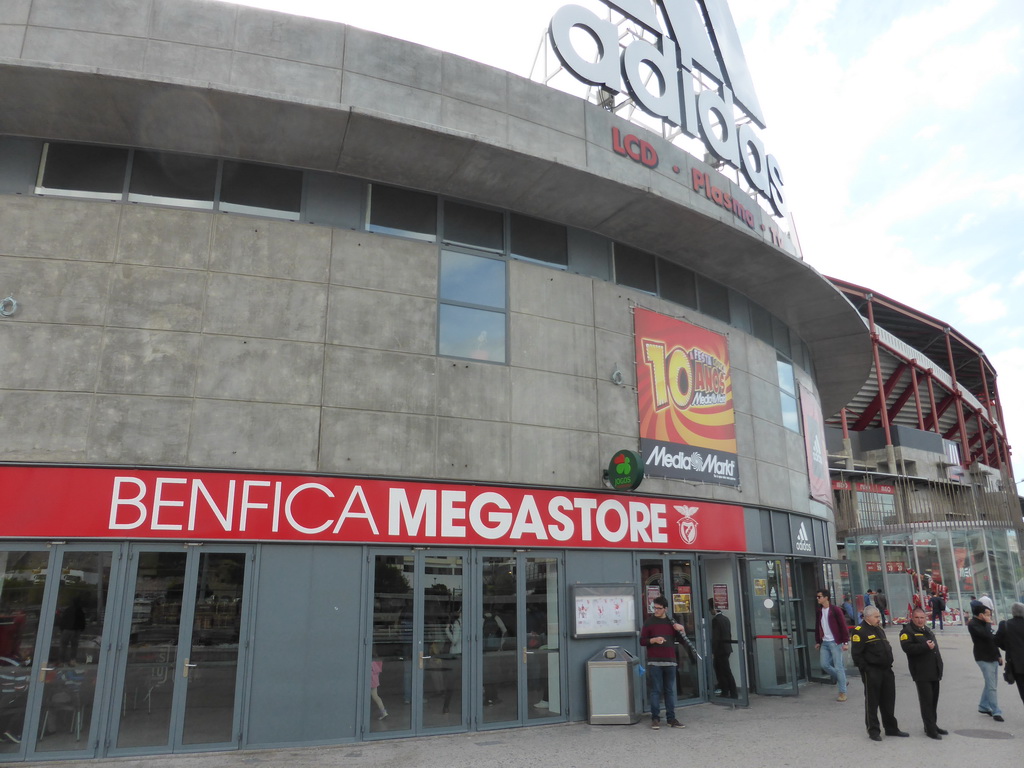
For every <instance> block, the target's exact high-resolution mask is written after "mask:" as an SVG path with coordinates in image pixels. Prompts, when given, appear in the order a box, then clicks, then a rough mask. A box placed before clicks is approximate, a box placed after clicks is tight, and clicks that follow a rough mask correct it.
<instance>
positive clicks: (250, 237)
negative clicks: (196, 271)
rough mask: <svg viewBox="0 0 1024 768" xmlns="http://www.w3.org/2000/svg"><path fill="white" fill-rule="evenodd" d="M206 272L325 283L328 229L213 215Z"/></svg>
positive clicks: (329, 237)
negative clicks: (211, 244) (208, 264)
mask: <svg viewBox="0 0 1024 768" xmlns="http://www.w3.org/2000/svg"><path fill="white" fill-rule="evenodd" d="M215 221H216V227H215V229H214V240H213V253H212V255H211V259H210V269H212V270H213V271H214V272H232V273H234V274H236V275H258V276H261V277H280V278H287V279H289V280H306V281H309V282H315V283H325V282H327V274H328V270H329V269H330V256H331V230H329V229H326V228H324V227H302V226H299V227H296V226H295V225H294V224H292V223H290V222H282V221H272V220H267V219H257V218H252V217H248V216H230V215H221V216H217V217H216V219H215Z"/></svg>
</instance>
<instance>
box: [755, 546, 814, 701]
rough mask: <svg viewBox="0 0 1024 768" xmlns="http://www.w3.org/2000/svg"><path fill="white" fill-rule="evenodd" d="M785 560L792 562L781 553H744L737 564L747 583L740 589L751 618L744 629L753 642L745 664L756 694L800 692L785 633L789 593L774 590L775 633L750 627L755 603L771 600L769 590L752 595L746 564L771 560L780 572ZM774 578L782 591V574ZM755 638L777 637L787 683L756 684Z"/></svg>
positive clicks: (791, 645)
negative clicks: (785, 660)
mask: <svg viewBox="0 0 1024 768" xmlns="http://www.w3.org/2000/svg"><path fill="white" fill-rule="evenodd" d="M787 560H790V561H792V558H791V557H789V558H787V556H785V555H776V554H771V555H763V556H760V557H757V556H748V557H744V558H741V563H742V567H741V569H740V570H741V574H742V579H743V584H744V585H746V586H748V588H747V589H745V590H744V592H745V596H746V606H747V615H748V616H750V617H751V620H750V621H749V622H748V626H749V629H748V630H747V631H748V632H749V635H750V639H751V640H753V641H755V642H752V643H751V644H750V646H749V649H750V654H749V664H750V669H752V670H753V671H754V674H753V677H752V680H751V683H752V685H751V686H750V689H751V690H753V691H755V692H756V693H759V694H761V695H765V696H796V695H798V694H799V693H800V687H799V682H798V677H799V675H798V666H797V662H798V659H797V657H796V652H795V649H794V643H793V640H792V638H791V637H790V632H789V627H791V626H792V623H793V618H792V616H791V615H790V614H791V612H792V608H793V603H792V600H791V596H789V595H779V594H778V593H776V596H775V602H776V603H777V604H778V605H779V617H780V619H779V624H780V627H779V630H777V631H776V632H772V633H769V634H760V635H759V634H757V633H756V632H755V630H754V626H753V616H754V612H755V611H756V610H757V606H758V605H759V601H762V600H765V601H766V600H769V599H771V594H770V593H769V594H767V595H764V596H762V595H757V594H755V593H756V590H755V589H754V584H753V578H754V577H753V575H752V574H751V572H750V565H751V564H752V563H768V562H769V561H771V562H774V563H778V565H779V567H780V569H781V571H780V573H782V574H784V572H785V564H786V561H787ZM778 578H779V584H780V585H781V587H782V589H783V590H786V588H787V587H786V580H785V577H784V576H782V575H780V576H779V577H778ZM758 639H773V640H781V641H782V642H783V643H784V646H783V652H784V653H785V657H786V659H787V661H788V670H789V674H788V677H789V682H788V684H786V685H780V686H774V687H766V688H765V689H762V688H761V687H760V686H759V685H758V684H757V681H758V674H757V670H758V666H757V665H758V653H759V649H758V645H757V642H756V641H757V640H758Z"/></svg>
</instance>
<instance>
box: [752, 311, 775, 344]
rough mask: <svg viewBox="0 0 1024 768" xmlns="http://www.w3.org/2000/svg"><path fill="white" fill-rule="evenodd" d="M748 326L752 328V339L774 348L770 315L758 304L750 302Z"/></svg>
mask: <svg viewBox="0 0 1024 768" xmlns="http://www.w3.org/2000/svg"><path fill="white" fill-rule="evenodd" d="M750 324H751V326H752V328H753V332H754V337H755V338H758V339H760V340H761V341H763V342H764V343H765V344H771V345H773V346H774V344H775V342H774V341H773V332H772V313H771V312H769V311H768V310H767V309H765V308H764V307H762V306H761V305H760V304H755V303H754V302H750Z"/></svg>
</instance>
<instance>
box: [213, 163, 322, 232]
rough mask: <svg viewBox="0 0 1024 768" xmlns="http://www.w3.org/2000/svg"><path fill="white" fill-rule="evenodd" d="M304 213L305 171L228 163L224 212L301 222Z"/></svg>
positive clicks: (223, 190) (224, 173) (223, 179)
mask: <svg viewBox="0 0 1024 768" xmlns="http://www.w3.org/2000/svg"><path fill="white" fill-rule="evenodd" d="M301 209H302V171H296V170H292V169H290V168H278V167H276V166H273V165H256V164H255V163H238V162H234V161H231V160H225V161H224V166H223V170H222V177H221V185H220V210H222V211H228V212H230V213H252V214H256V215H259V216H273V217H275V218H283V219H297V218H298V217H299V211H300V210H301Z"/></svg>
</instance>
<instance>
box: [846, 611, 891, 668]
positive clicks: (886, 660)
mask: <svg viewBox="0 0 1024 768" xmlns="http://www.w3.org/2000/svg"><path fill="white" fill-rule="evenodd" d="M850 647H851V648H852V649H853V663H854V665H855V666H856V667H857V669H860V670H862V671H863V670H864V669H865V668H871V669H892V646H891V645H889V638H887V637H886V636H885V630H884V629H883V628H882V625H881V624H879V625H878V626H877V627H873V626H871V625H870V624H868V623H867V622H866V621H865V622H864V623H863V624H859V625H858V626H856V627H854V628H853V631H852V632H850Z"/></svg>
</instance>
